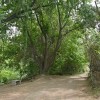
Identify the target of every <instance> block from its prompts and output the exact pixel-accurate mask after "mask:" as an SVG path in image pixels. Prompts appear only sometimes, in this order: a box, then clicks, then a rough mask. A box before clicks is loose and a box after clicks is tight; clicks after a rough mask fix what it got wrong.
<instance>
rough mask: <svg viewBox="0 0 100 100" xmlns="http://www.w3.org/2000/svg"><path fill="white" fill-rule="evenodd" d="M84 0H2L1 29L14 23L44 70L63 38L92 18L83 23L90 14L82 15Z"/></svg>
mask: <svg viewBox="0 0 100 100" xmlns="http://www.w3.org/2000/svg"><path fill="white" fill-rule="evenodd" d="M86 3H87V2H85V0H82V1H80V0H44V1H41V0H23V1H20V0H18V1H14V0H10V1H5V0H3V2H2V5H1V8H2V10H1V12H2V13H3V16H4V17H2V18H1V30H2V29H3V28H6V30H7V29H8V28H9V27H14V26H15V27H17V28H18V30H19V31H20V32H21V35H23V37H24V43H25V44H26V46H27V48H28V51H27V50H26V52H30V56H31V57H32V58H33V61H34V62H35V63H36V64H38V66H39V69H40V73H46V72H47V71H48V70H49V68H50V67H51V66H52V65H53V63H54V61H55V59H56V55H57V52H58V50H59V48H60V46H61V44H62V42H63V38H64V37H65V36H66V35H67V34H69V33H71V32H73V31H75V30H77V29H83V26H84V25H86V24H87V25H90V22H91V21H92V20H94V19H92V20H89V22H88V23H86V21H87V18H89V17H90V16H85V11H86V10H87V9H84V11H83V10H82V8H85V7H86V6H85V4H86ZM82 11H83V13H80V12H82ZM87 11H88V10H87ZM87 15H88V14H87ZM83 16H85V17H83ZM82 20H83V21H82ZM88 27H89V26H88ZM3 30H4V29H3ZM3 30H2V31H3ZM5 33H6V32H5ZM19 36H20V34H19Z"/></svg>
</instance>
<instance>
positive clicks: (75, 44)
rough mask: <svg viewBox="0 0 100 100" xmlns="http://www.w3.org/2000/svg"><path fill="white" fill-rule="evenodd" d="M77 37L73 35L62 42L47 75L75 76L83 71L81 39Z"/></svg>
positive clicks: (77, 35) (83, 59) (84, 61)
mask: <svg viewBox="0 0 100 100" xmlns="http://www.w3.org/2000/svg"><path fill="white" fill-rule="evenodd" d="M79 35H80V34H74V33H73V35H70V36H69V37H68V38H66V39H65V40H64V41H63V44H62V46H61V48H60V50H59V52H58V55H57V58H56V61H55V63H54V65H53V66H52V68H51V69H50V70H49V74H59V75H63V74H76V73H82V72H84V71H85V68H84V64H85V63H86V60H85V55H84V47H83V46H82V45H81V43H82V39H81V37H79Z"/></svg>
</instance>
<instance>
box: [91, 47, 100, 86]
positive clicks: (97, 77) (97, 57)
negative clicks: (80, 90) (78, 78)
mask: <svg viewBox="0 0 100 100" xmlns="http://www.w3.org/2000/svg"><path fill="white" fill-rule="evenodd" d="M96 50H98V47H97V46H93V47H91V48H90V49H89V55H90V78H91V81H92V84H93V85H94V86H100V54H99V53H98V52H97V51H96Z"/></svg>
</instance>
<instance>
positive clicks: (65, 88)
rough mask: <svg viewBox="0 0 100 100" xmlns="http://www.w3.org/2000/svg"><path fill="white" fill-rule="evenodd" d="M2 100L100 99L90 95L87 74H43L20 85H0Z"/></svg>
mask: <svg viewBox="0 0 100 100" xmlns="http://www.w3.org/2000/svg"><path fill="white" fill-rule="evenodd" d="M0 100H100V98H95V97H93V96H91V95H90V93H89V90H88V85H87V83H86V77H85V75H76V76H42V77H40V78H38V79H36V80H35V81H33V82H25V83H23V84H21V85H20V86H0Z"/></svg>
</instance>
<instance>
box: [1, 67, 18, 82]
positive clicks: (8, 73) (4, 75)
mask: <svg viewBox="0 0 100 100" xmlns="http://www.w3.org/2000/svg"><path fill="white" fill-rule="evenodd" d="M18 78H19V73H18V72H17V71H16V72H15V71H13V70H11V69H7V68H6V69H2V70H1V72H0V82H2V83H8V82H9V81H10V80H13V79H18Z"/></svg>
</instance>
